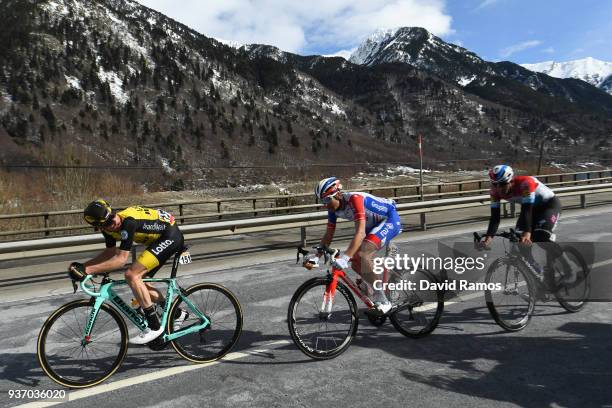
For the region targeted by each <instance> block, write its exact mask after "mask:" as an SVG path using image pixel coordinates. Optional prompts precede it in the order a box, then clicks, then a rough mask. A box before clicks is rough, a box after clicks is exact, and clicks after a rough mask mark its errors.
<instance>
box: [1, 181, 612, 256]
mask: <svg viewBox="0 0 612 408" xmlns="http://www.w3.org/2000/svg"><path fill="white" fill-rule="evenodd" d="M609 192H612V183H606V184H599V185H592V186H575V187H564V188H558V189H555V193H556V194H557V195H559V196H561V197H563V196H580V204H581V207H582V208H585V207H586V196H587V195H589V194H596V193H609ZM488 202H489V196H488V195H484V194H483V195H476V196H470V197H457V198H447V199H442V200H432V201H419V202H413V203H404V204H398V206H397V209H398V212H399V214H400V215H408V214H421V215H422V216H421V228H422V229H426V228H427V224H426V219H425V216H424V215H425V214H427V213H431V212H438V211H447V210H457V209H462V208H470V207H477V206H483V205H486V204H488ZM509 204H510V203H507V202H504V203H503V206H504V216H506V217H507V216H508V211H507V206H508V205H509ZM511 212H512V215H514V211H511ZM326 223H327V213H326V212H325V211H318V212H311V213H302V214H291V215H280V216H272V217H259V218H252V219H244V220H231V221H218V222H211V223H204V224H192V225H185V226H182V227H181V231H183V233H184V235H185V238H186V240H188V239H200V238H208V237H219V236H226V235H233V234H244V233H250V232H264V231H272V230H280V229H290V228H300V230H301V240H302V242H305V241H306V228H307V227H312V226H317V225H324V224H326ZM103 241H104V240H103V238H102V236H101V234H87V235H78V236H69V237H57V238H43V239H36V240H27V241H16V242H5V243H0V254H1V255H0V259H2V260H8V259H20V258H30V257H37V256H45V255H57V254H62V253H77V252H83V251H90V250H94V249H99V244H100V243H102V242H103ZM46 250H52V251H47V252H45V251H46Z"/></svg>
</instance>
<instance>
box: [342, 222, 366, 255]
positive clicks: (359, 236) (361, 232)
mask: <svg viewBox="0 0 612 408" xmlns="http://www.w3.org/2000/svg"><path fill="white" fill-rule="evenodd" d="M365 227H366V220H365V219H360V220H355V236H354V237H353V239H352V240H351V243H350V244H349V246H348V248H346V251H344V254H345V255H347V256H349V257H351V258H352V257H353V256H354V255H355V254H356V253H357V251H359V247H361V243H362V242H363V240H364V239H365V237H366V232H365Z"/></svg>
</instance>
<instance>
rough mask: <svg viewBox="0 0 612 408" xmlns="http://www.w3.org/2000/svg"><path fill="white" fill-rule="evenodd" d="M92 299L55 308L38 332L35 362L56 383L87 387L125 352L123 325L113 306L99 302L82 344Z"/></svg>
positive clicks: (105, 375)
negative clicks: (88, 337)
mask: <svg viewBox="0 0 612 408" xmlns="http://www.w3.org/2000/svg"><path fill="white" fill-rule="evenodd" d="M92 308H93V302H91V301H89V300H85V299H81V300H76V301H73V302H70V303H67V304H65V305H63V306H62V307H60V308H59V309H58V310H56V311H55V312H54V313H53V314H52V315H51V316H49V318H48V319H47V321H46V322H45V323H44V324H43V327H42V329H41V331H40V334H39V335H38V346H37V352H38V362H39V363H40V366H41V368H42V369H43V371H44V372H45V373H46V374H47V375H48V376H49V378H51V379H52V380H53V381H55V382H56V383H58V384H61V385H63V386H66V387H71V388H82V387H91V386H93V385H96V384H99V383H101V382H102V381H104V380H106V379H107V378H108V377H110V376H111V375H113V373H114V372H115V371H117V369H118V368H119V367H120V366H121V362H122V361H123V359H124V358H125V354H126V353H127V327H126V325H125V321H124V320H123V318H122V317H121V315H119V312H117V311H116V310H115V309H114V308H112V307H110V306H108V305H106V304H103V305H102V307H101V308H100V311H99V313H98V315H97V317H96V321H95V323H94V325H93V328H92V331H91V335H90V342H89V343H88V344H86V345H85V346H83V345H82V339H83V333H84V329H85V325H86V323H87V320H88V319H89V316H90V312H91V310H92Z"/></svg>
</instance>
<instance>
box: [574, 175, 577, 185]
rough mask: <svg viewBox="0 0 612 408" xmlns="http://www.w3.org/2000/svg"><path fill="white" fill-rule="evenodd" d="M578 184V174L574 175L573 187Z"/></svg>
mask: <svg viewBox="0 0 612 408" xmlns="http://www.w3.org/2000/svg"><path fill="white" fill-rule="evenodd" d="M576 184H578V174H576V173H574V185H576Z"/></svg>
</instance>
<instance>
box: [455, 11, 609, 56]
mask: <svg viewBox="0 0 612 408" xmlns="http://www.w3.org/2000/svg"><path fill="white" fill-rule="evenodd" d="M446 10H447V12H448V14H449V15H451V16H452V18H453V21H452V23H451V26H452V28H453V30H454V33H452V34H449V35H444V36H443V38H444V39H445V40H449V41H452V42H461V43H462V44H463V46H464V47H466V48H468V49H470V50H472V51H474V52H476V53H477V54H478V55H480V56H481V57H483V58H485V59H487V60H505V59H509V60H511V61H515V62H521V63H523V62H524V63H533V62H540V61H544V60H557V61H567V60H573V59H580V58H584V57H593V58H597V59H601V60H604V61H612V1H609V0H531V1H526V0H486V1H485V0H448V1H447V3H446ZM513 47H514V48H513Z"/></svg>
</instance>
